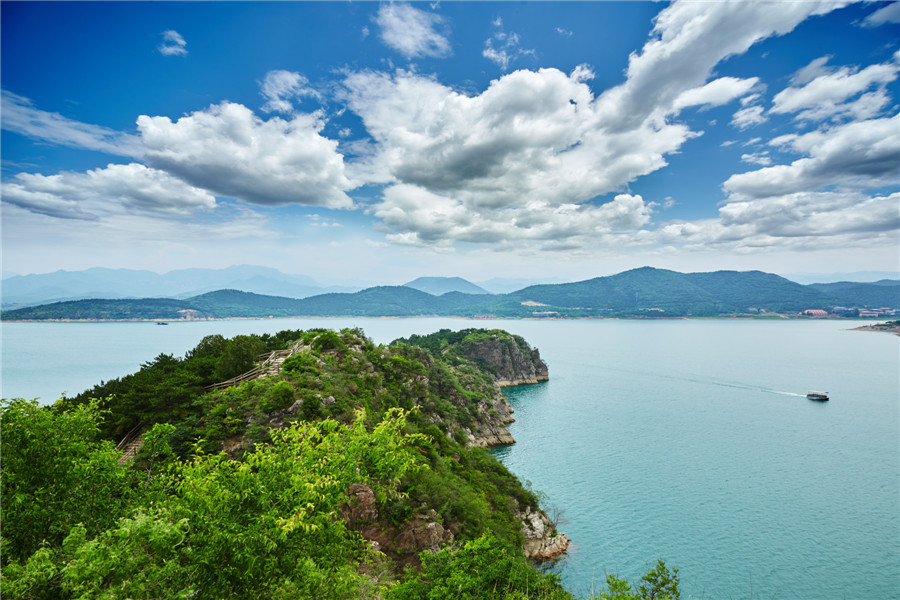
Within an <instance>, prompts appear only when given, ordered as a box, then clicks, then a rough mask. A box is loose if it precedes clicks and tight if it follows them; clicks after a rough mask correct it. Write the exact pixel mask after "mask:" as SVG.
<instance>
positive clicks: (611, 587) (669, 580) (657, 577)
mask: <svg viewBox="0 0 900 600" xmlns="http://www.w3.org/2000/svg"><path fill="white" fill-rule="evenodd" d="M679 585H680V581H679V579H678V569H671V570H670V569H669V568H668V567H667V566H666V563H664V562H663V561H661V560H660V561H657V563H656V566H654V567H653V568H652V569H650V570H649V571H647V574H646V575H644V576H643V577H641V580H640V582H639V583H638V584H637V586H636V588H635V589H632V586H631V584H629V583H628V582H627V581H626V580H624V579H619V578H618V577H617V576H615V575H609V576H608V577H607V578H606V587H607V590H606V591H604V592H602V593H601V594H600V599H601V600H679V599H680V598H681V591H680V590H679V587H678V586H679Z"/></svg>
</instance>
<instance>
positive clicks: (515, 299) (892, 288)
mask: <svg viewBox="0 0 900 600" xmlns="http://www.w3.org/2000/svg"><path fill="white" fill-rule="evenodd" d="M838 306H840V307H845V308H848V307H851V308H852V307H858V308H891V309H900V281H883V282H878V283H846V284H813V285H801V284H799V283H794V282H792V281H790V280H787V279H785V278H783V277H780V276H778V275H774V274H771V273H763V272H760V271H747V272H738V271H716V272H712V273H678V272H676V271H668V270H665V269H654V268H651V267H643V268H640V269H634V270H631V271H626V272H624V273H619V274H618V275H612V276H609V277H597V278H594V279H589V280H586V281H580V282H575V283H563V284H548V285H535V286H530V287H527V288H524V289H521V290H518V291H516V292H512V293H509V294H496V295H492V294H465V293H462V292H459V291H452V292H448V293H445V294H443V295H440V296H435V295H433V294H430V293H426V292H424V291H421V290H418V289H414V288H412V287H408V286H380V287H373V288H368V289H365V290H362V291H359V292H355V293H330V294H321V295H318V296H312V297H309V298H303V299H294V298H282V297H277V296H265V295H260V294H253V293H249V292H240V291H236V290H219V291H215V292H209V293H206V294H202V295H199V296H194V297H192V298H187V299H184V300H173V299H162V298H160V299H143V300H78V301H71V302H57V303H53V304H45V305H41V306H34V307H28V308H21V309H16V310H8V311H3V313H2V319H3V320H51V319H66V320H92V319H93V320H99V319H122V320H140V319H146V320H159V321H162V320H166V321H168V320H177V319H222V318H240V317H245V318H249V317H253V318H265V317H300V316H367V317H381V316H396V317H400V316H421V315H438V316H461V317H479V316H494V317H517V318H526V317H535V316H538V317H547V316H558V317H608V316H615V317H684V316H695V317H702V316H721V315H739V314H759V313H761V312H768V313H799V312H802V311H805V310H807V309H822V310H831V309H833V308H834V307H838Z"/></svg>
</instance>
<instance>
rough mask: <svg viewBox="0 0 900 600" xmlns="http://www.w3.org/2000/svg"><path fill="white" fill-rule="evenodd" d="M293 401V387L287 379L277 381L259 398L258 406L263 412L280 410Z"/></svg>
mask: <svg viewBox="0 0 900 600" xmlns="http://www.w3.org/2000/svg"><path fill="white" fill-rule="evenodd" d="M293 403H294V388H293V387H292V386H291V384H290V383H288V382H287V381H279V382H278V383H276V384H275V385H273V386H272V387H271V388H269V390H268V392H267V393H266V394H265V395H264V396H262V397H261V398H260V399H259V408H260V410H262V411H263V412H272V411H273V410H282V409H285V408H288V407H289V406H290V405H291V404H293Z"/></svg>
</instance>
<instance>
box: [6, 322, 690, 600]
mask: <svg viewBox="0 0 900 600" xmlns="http://www.w3.org/2000/svg"><path fill="white" fill-rule="evenodd" d="M547 377H548V370H547V366H546V364H545V363H544V362H543V360H542V359H541V357H540V355H539V353H538V351H537V350H536V349H533V348H531V347H530V346H529V345H528V344H527V343H526V342H525V340H523V339H522V338H520V337H518V336H515V335H510V334H508V333H506V332H503V331H497V330H492V331H486V330H465V331H462V332H450V331H448V330H442V331H441V332H438V333H436V334H432V335H429V336H412V337H411V338H409V339H401V340H397V341H395V342H393V343H392V344H390V345H387V346H379V345H375V344H373V343H372V342H371V340H369V339H367V338H366V337H365V336H364V334H363V333H362V332H361V331H359V330H349V329H348V330H342V331H340V332H335V331H331V330H325V329H315V330H309V331H283V332H280V333H278V334H275V335H260V336H257V335H251V336H237V337H235V338H232V339H225V338H223V337H221V336H209V337H207V338H204V339H203V341H202V342H201V343H200V344H199V345H198V346H197V347H196V348H194V349H193V350H192V351H190V352H188V353H187V354H186V355H185V356H184V357H181V358H176V357H173V356H170V355H160V356H158V357H156V359H154V360H153V361H151V362H149V363H147V364H145V365H143V366H142V368H141V370H140V371H138V372H136V373H134V374H132V375H128V376H125V377H122V378H118V379H115V380H112V381H109V382H103V383H101V384H98V385H97V386H95V387H94V388H93V389H91V390H88V391H86V392H84V393H82V394H79V395H77V396H74V397H66V398H62V399H60V400H59V401H58V402H56V403H55V404H53V405H52V406H48V407H44V406H40V405H38V404H37V403H36V402H34V401H27V400H23V399H13V400H4V401H3V403H2V406H0V410H2V445H0V453H2V465H3V467H2V471H0V475H2V498H0V509H2V521H3V528H2V571H0V575H2V593H3V595H4V597H9V598H84V599H87V598H92V599H93V598H110V599H113V598H211V599H212V598H254V599H256V598H386V599H404V600H405V599H420V598H421V599H425V598H450V597H453V598H516V599H522V598H544V599H557V598H559V599H563V598H572V596H571V594H569V592H567V591H566V590H565V589H564V588H563V587H562V586H561V585H560V583H559V580H558V578H557V577H555V576H554V575H550V574H544V573H541V572H540V571H539V570H536V569H535V568H534V567H533V564H532V561H533V560H540V559H544V558H548V557H550V556H554V555H556V554H558V553H560V552H564V551H565V548H566V545H567V543H568V542H567V539H566V537H565V535H564V534H563V533H561V532H558V531H557V530H556V525H555V524H554V523H553V522H552V521H551V520H550V518H549V517H548V516H547V514H546V513H545V512H544V511H543V510H542V509H541V507H540V502H539V499H540V494H539V493H536V492H535V491H533V490H531V489H529V488H528V487H526V486H523V485H522V483H521V482H520V481H519V480H518V479H517V478H516V477H515V476H514V475H513V474H511V473H510V472H509V471H508V470H507V469H506V468H505V467H504V466H503V465H502V464H501V463H500V462H498V461H497V460H496V459H495V458H493V456H492V455H490V454H489V453H487V452H486V451H485V450H484V449H483V447H485V446H490V445H494V444H503V443H511V442H513V441H514V440H513V439H512V437H511V435H510V432H509V430H508V429H507V427H506V425H507V423H509V422H511V421H512V420H513V419H512V417H511V416H510V413H511V409H510V407H509V405H508V404H507V402H506V400H505V398H504V396H503V395H502V393H501V391H500V387H501V386H503V385H516V384H521V383H536V382H539V381H542V380H545V379H547ZM607 585H608V591H605V592H603V594H602V596H601V597H604V598H621V599H628V598H650V597H653V598H677V597H678V576H677V571H674V570H669V569H668V568H667V567H666V566H665V565H664V564H662V563H659V564H658V565H657V566H656V567H654V568H653V569H652V570H651V571H650V572H649V573H648V574H647V575H646V576H645V577H644V578H643V579H642V580H640V581H639V582H636V583H635V585H634V586H631V585H630V584H628V583H627V582H625V581H623V580H620V579H617V578H616V577H614V576H612V577H610V578H609V580H608V582H607Z"/></svg>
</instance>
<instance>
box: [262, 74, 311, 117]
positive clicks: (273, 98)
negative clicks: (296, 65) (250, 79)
mask: <svg viewBox="0 0 900 600" xmlns="http://www.w3.org/2000/svg"><path fill="white" fill-rule="evenodd" d="M260 87H261V89H260V92H259V93H260V94H262V96H263V98H265V99H266V103H265V104H264V105H263V106H262V109H263V111H265V112H280V113H290V112H292V111H293V110H294V105H293V103H292V102H291V100H292V99H294V98H303V97H304V96H314V97H315V96H318V95H319V94H318V92H316V91H315V90H313V89H312V88H310V87H309V80H307V79H306V77H304V76H303V75H301V74H300V73H296V72H293V71H285V70H281V69H278V70H274V71H269V72H268V73H266V77H265V79H264V80H263V81H262V83H261V84H260Z"/></svg>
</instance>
